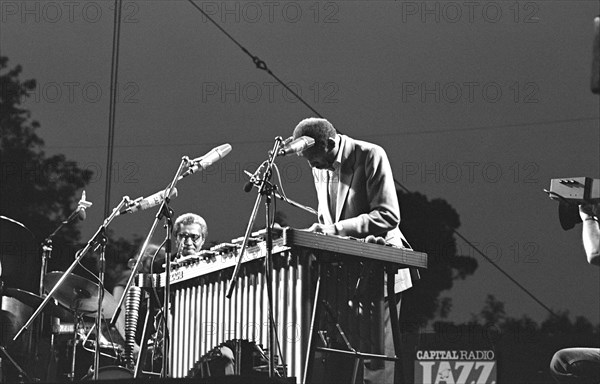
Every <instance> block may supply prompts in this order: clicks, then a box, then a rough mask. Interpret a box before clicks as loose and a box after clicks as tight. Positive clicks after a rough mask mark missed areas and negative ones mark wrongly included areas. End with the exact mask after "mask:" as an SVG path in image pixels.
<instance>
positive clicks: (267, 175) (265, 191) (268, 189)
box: [226, 136, 283, 378]
mask: <svg viewBox="0 0 600 384" xmlns="http://www.w3.org/2000/svg"><path fill="white" fill-rule="evenodd" d="M282 143H283V139H282V138H281V137H279V136H278V137H276V138H275V143H274V144H273V149H272V150H271V152H269V160H268V161H267V167H266V170H265V172H264V174H263V177H262V178H261V179H260V180H259V181H258V194H257V196H256V201H255V203H254V207H253V209H252V213H251V215H250V220H249V221H248V226H247V227H246V233H245V234H244V241H243V242H242V248H241V249H240V254H239V257H238V260H237V263H236V265H235V269H234V270H233V274H232V276H231V279H230V280H229V287H228V288H227V294H226V297H227V298H228V299H231V296H232V294H233V290H234V289H235V286H236V282H237V278H238V275H239V273H240V267H241V265H242V260H243V258H244V252H245V251H246V248H247V246H248V240H249V238H250V233H251V232H252V226H253V225H254V221H255V220H256V215H257V213H258V207H259V205H260V202H261V200H262V196H263V195H265V196H266V202H265V207H266V233H267V242H266V248H267V256H266V259H265V280H266V281H265V286H266V289H267V301H268V307H269V308H268V309H269V310H268V313H269V319H268V323H269V338H268V341H269V377H270V378H272V377H273V376H274V373H275V365H274V349H275V348H274V347H275V337H276V334H275V327H276V322H275V319H274V315H273V305H272V304H273V292H272V286H271V275H272V274H271V267H272V265H271V261H272V260H271V259H272V254H273V237H272V232H273V226H272V224H271V220H270V205H271V200H272V196H273V185H272V184H271V182H270V179H271V175H272V169H273V164H274V163H275V158H276V157H277V153H278V152H279V148H280V146H281V144H282Z"/></svg>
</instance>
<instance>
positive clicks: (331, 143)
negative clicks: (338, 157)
mask: <svg viewBox="0 0 600 384" xmlns="http://www.w3.org/2000/svg"><path fill="white" fill-rule="evenodd" d="M334 149H335V138H333V137H330V138H328V139H327V152H331V151H333V150H334Z"/></svg>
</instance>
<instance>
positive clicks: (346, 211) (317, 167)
mask: <svg viewBox="0 0 600 384" xmlns="http://www.w3.org/2000/svg"><path fill="white" fill-rule="evenodd" d="M302 136H308V137H311V138H313V139H314V140H315V144H314V146H312V147H310V148H308V149H305V150H304V151H302V152H301V153H299V155H300V156H302V157H304V158H305V159H306V160H307V161H308V162H309V164H310V166H311V167H312V169H313V177H314V182H315V189H316V192H317V198H318V204H319V205H318V217H319V222H318V223H315V224H313V225H312V226H311V227H310V228H309V229H308V230H309V231H313V232H318V233H324V234H330V235H341V236H352V237H356V238H367V240H371V239H373V238H374V237H377V240H378V241H381V242H387V243H388V244H391V245H395V246H398V247H404V244H403V242H406V240H405V238H404V235H403V234H402V233H401V232H400V229H399V227H398V225H399V223H400V207H399V204H398V197H397V195H396V188H395V186H394V177H393V175H392V168H391V166H390V163H389V161H388V158H387V155H386V153H385V151H384V150H383V148H381V147H380V146H378V145H375V144H372V143H368V142H365V141H359V140H354V139H352V138H350V137H348V136H345V135H342V134H338V133H337V131H336V130H335V128H334V127H333V125H332V124H331V123H330V122H329V121H327V120H325V119H319V118H308V119H304V120H302V121H301V122H300V123H299V124H298V125H297V126H296V128H295V129H294V133H293V137H294V139H297V138H299V137H302ZM406 244H408V243H406ZM381 284H382V285H383V281H382V282H381ZM411 286H412V282H411V278H410V273H409V271H408V269H404V270H400V271H399V272H398V274H397V275H396V284H395V291H396V293H399V292H401V291H403V290H405V289H408V288H410V287H411ZM396 300H397V302H398V305H397V308H398V312H399V311H400V301H399V295H398V296H397V297H396ZM386 303H387V302H386ZM386 307H387V305H386ZM386 309H387V308H386ZM388 313H389V312H388V311H387V310H386V311H385V314H384V321H383V322H384V326H385V337H384V338H385V345H372V349H373V351H372V352H385V354H386V355H388V356H394V349H393V342H392V335H391V326H390V321H389V316H387V314H388ZM376 343H377V342H374V343H373V344H376ZM361 352H365V351H361ZM376 365H377V362H375V364H371V365H370V366H367V364H365V369H364V371H365V372H364V378H365V381H368V382H373V383H393V379H394V378H393V373H394V372H393V369H392V364H390V363H386V364H385V365H386V368H385V372H384V371H383V369H377V367H376Z"/></svg>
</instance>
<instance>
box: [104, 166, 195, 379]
mask: <svg viewBox="0 0 600 384" xmlns="http://www.w3.org/2000/svg"><path fill="white" fill-rule="evenodd" d="M191 163H192V162H191V161H190V159H189V157H187V156H184V157H182V159H181V163H179V168H178V169H177V173H176V174H175V177H174V178H173V180H172V181H171V182H170V183H169V185H168V186H167V188H166V189H165V192H164V194H163V200H162V203H161V205H160V208H159V210H158V213H157V214H156V217H155V218H154V222H153V223H152V227H151V228H150V231H149V232H148V235H147V236H146V239H145V240H144V243H143V245H142V249H141V250H140V257H138V258H137V260H136V262H135V265H134V266H133V267H132V271H133V272H132V273H131V275H130V276H129V279H128V280H127V284H126V285H125V289H124V290H123V294H122V295H121V298H120V299H119V304H118V305H117V309H116V310H115V313H114V314H113V317H112V319H111V320H110V325H111V326H114V325H115V323H116V322H117V318H118V317H119V314H120V313H121V307H122V306H123V303H124V302H125V299H126V297H127V293H128V292H129V289H130V288H131V286H132V285H133V281H134V280H135V271H138V270H139V267H140V263H141V262H142V259H143V258H142V257H141V256H142V255H143V254H144V253H145V252H146V249H147V248H148V245H149V244H150V239H151V238H152V235H153V234H154V232H155V231H156V227H157V226H158V224H159V223H160V221H161V220H162V218H163V216H164V217H165V218H166V224H167V225H166V232H167V233H166V240H165V253H166V257H165V292H164V303H163V311H164V312H163V319H162V321H163V323H162V331H163V345H162V356H163V361H162V362H163V364H162V371H161V378H165V377H168V353H169V345H168V336H167V331H168V328H167V314H168V313H169V299H170V286H169V285H170V278H171V233H172V229H173V222H172V216H173V211H172V210H171V208H169V201H170V200H171V199H170V197H169V196H171V193H172V191H173V189H174V188H175V186H176V185H177V182H178V181H179V180H181V179H182V178H183V177H182V176H181V172H182V170H183V168H184V167H186V166H189V165H190V164H191ZM190 174H191V173H190ZM142 355H143V354H142V353H139V354H138V361H137V362H136V370H135V372H134V373H133V378H134V379H135V378H137V375H138V374H139V372H140V371H141V369H140V368H141V364H140V358H141V356H142Z"/></svg>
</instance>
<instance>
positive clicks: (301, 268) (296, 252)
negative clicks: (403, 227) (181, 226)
mask: <svg viewBox="0 0 600 384" xmlns="http://www.w3.org/2000/svg"><path fill="white" fill-rule="evenodd" d="M238 252H239V246H238V245H236V244H231V243H226V244H220V245H217V246H215V247H212V248H211V250H210V251H208V252H204V253H203V255H202V256H203V257H192V258H189V259H187V260H184V261H179V262H178V263H177V265H175V266H174V267H172V271H171V277H170V281H171V290H172V291H173V300H172V302H171V304H172V308H171V316H170V319H169V329H170V331H171V338H170V340H171V342H170V356H169V360H170V363H169V366H170V377H175V378H178V377H185V376H186V375H187V373H188V371H189V370H190V368H192V367H193V366H194V363H195V362H197V361H198V360H199V359H200V358H201V357H202V356H204V355H205V354H206V353H208V352H209V351H211V349H213V348H214V347H216V346H217V345H219V344H220V343H223V342H225V341H228V340H232V339H242V340H249V341H252V342H255V343H256V344H259V345H263V346H264V347H265V348H266V347H268V344H269V343H268V334H269V329H268V325H269V321H268V303H267V292H266V290H265V289H264V288H265V284H266V282H267V281H268V280H270V281H271V287H272V290H273V315H274V317H275V319H274V320H275V322H276V325H277V339H278V343H279V348H278V349H280V351H279V350H276V351H274V355H275V356H279V361H278V362H275V363H276V364H285V368H286V369H285V371H284V372H285V375H286V376H287V377H296V380H297V382H298V383H300V382H303V371H304V363H305V359H306V356H307V350H306V349H307V347H308V339H309V336H310V335H309V331H310V321H311V315H312V309H313V301H314V289H315V283H316V280H317V279H316V277H317V276H315V273H314V270H313V268H312V266H311V263H313V262H314V260H315V258H314V257H313V256H314V255H315V254H323V253H325V254H328V255H335V254H344V255H352V256H359V257H365V258H369V259H375V260H378V261H383V262H387V263H390V262H392V261H394V262H399V263H402V265H404V266H417V267H426V266H427V261H426V255H425V254H422V253H419V252H414V251H410V250H405V249H399V248H393V247H385V246H381V245H376V244H368V243H363V242H359V241H356V240H351V239H343V238H339V237H335V236H325V235H316V234H313V233H307V232H302V231H298V230H293V229H286V230H285V231H284V236H283V238H280V239H276V240H274V241H273V269H272V274H273V276H272V277H271V278H270V279H267V278H266V276H265V273H264V260H265V256H266V243H265V242H258V243H256V244H255V245H254V246H252V247H249V248H247V249H246V252H245V255H244V259H243V264H242V268H241V272H240V274H239V277H238V280H237V282H236V286H235V289H234V291H233V295H232V297H231V299H228V298H226V292H227V288H228V285H229V280H230V278H231V275H232V272H233V268H234V266H235V264H236V261H237V255H238ZM164 280H165V275H164V273H163V274H156V275H145V276H143V277H142V278H140V279H138V282H137V285H138V286H142V287H144V286H145V287H149V286H154V287H162V286H164Z"/></svg>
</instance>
